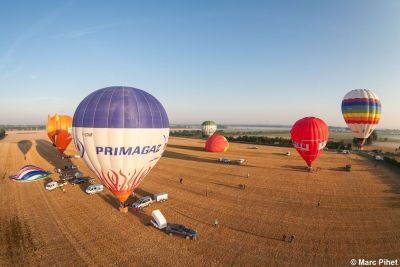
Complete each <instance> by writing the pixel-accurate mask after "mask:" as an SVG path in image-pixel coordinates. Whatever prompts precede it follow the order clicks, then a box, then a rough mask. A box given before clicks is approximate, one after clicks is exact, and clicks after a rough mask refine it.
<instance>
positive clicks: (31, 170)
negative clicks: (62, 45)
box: [10, 165, 51, 182]
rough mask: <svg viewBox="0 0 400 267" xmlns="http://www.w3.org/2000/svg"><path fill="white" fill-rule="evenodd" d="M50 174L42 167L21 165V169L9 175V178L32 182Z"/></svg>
mask: <svg viewBox="0 0 400 267" xmlns="http://www.w3.org/2000/svg"><path fill="white" fill-rule="evenodd" d="M50 174H51V173H50V172H47V171H45V170H43V169H42V168H39V167H36V166H33V165H26V166H24V167H22V168H21V170H19V171H18V172H17V174H15V175H13V176H10V179H13V180H14V181H17V182H32V181H37V180H40V179H43V178H46V177H48V176H49V175H50Z"/></svg>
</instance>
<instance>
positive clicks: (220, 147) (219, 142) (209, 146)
mask: <svg viewBox="0 0 400 267" xmlns="http://www.w3.org/2000/svg"><path fill="white" fill-rule="evenodd" d="M228 148H229V143H228V140H226V138H225V137H224V136H222V135H219V134H214V135H212V136H210V137H209V138H208V139H207V142H206V146H205V150H206V151H207V152H226V151H227V150H228Z"/></svg>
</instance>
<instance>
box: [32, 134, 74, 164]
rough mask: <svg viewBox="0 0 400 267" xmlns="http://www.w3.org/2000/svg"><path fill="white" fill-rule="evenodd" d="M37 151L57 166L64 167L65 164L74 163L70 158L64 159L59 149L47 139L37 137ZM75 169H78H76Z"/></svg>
mask: <svg viewBox="0 0 400 267" xmlns="http://www.w3.org/2000/svg"><path fill="white" fill-rule="evenodd" d="M35 142H36V151H37V152H38V154H39V155H40V156H41V157H42V158H43V159H45V160H46V161H47V162H48V163H50V164H51V165H53V166H54V167H55V168H58V169H62V168H64V167H65V165H72V162H71V160H70V159H62V158H61V157H60V153H59V152H58V150H57V149H56V148H55V147H54V146H53V145H52V144H51V143H50V142H49V141H47V140H43V139H36V140H35ZM74 171H77V169H75V170H74Z"/></svg>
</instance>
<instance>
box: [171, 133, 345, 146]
mask: <svg viewBox="0 0 400 267" xmlns="http://www.w3.org/2000/svg"><path fill="white" fill-rule="evenodd" d="M216 133H218V134H221V135H224V136H225V137H226V139H227V140H228V141H229V142H233V143H235V142H236V143H245V144H255V145H269V146H281V147H292V146H293V144H292V140H291V139H289V138H283V137H267V136H258V135H247V134H244V135H232V134H231V133H226V134H225V133H224V131H222V130H219V131H217V132H216ZM170 135H171V136H177V137H191V138H201V137H202V132H201V131H200V130H180V131H171V132H170ZM326 147H327V148H328V149H347V150H350V149H351V147H352V144H351V143H345V142H344V141H328V143H327V145H326Z"/></svg>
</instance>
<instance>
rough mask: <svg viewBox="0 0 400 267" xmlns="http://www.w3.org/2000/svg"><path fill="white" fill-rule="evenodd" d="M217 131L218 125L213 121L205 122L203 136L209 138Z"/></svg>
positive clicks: (202, 128) (202, 126)
mask: <svg viewBox="0 0 400 267" xmlns="http://www.w3.org/2000/svg"><path fill="white" fill-rule="evenodd" d="M216 130H217V124H216V123H215V122H213V121H205V122H203V123H202V124H201V131H202V133H203V136H206V137H209V136H211V135H213V134H214V133H215V131H216Z"/></svg>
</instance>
